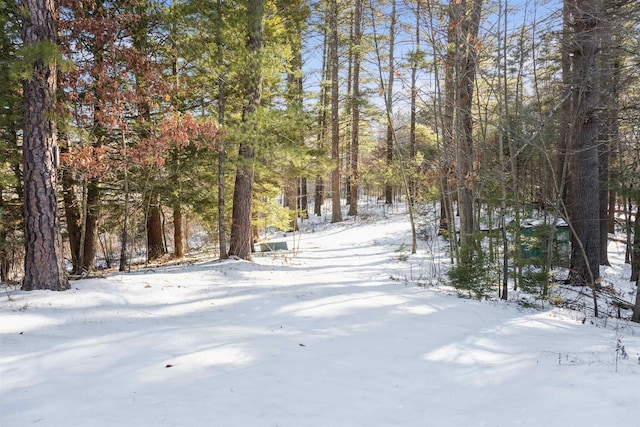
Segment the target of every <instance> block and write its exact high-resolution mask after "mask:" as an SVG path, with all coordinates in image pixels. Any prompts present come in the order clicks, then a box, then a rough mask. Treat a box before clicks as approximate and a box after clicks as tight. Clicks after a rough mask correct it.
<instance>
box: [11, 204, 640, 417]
mask: <svg viewBox="0 0 640 427" xmlns="http://www.w3.org/2000/svg"><path fill="white" fill-rule="evenodd" d="M286 241H287V242H288V247H289V248H290V249H291V248H295V253H293V252H291V251H289V252H274V253H271V254H266V255H265V256H256V258H255V262H254V263H250V262H246V261H240V260H225V261H211V260H209V261H202V262H195V263H193V264H189V265H175V266H164V267H157V268H153V269H142V270H137V271H135V272H132V273H128V274H111V275H109V276H107V277H105V278H100V279H87V280H80V281H74V282H72V290H70V291H67V292H63V293H51V292H43V291H36V292H30V293H26V292H22V291H19V290H15V289H13V288H5V289H4V290H3V295H2V298H1V300H0V425H1V426H2V427H22V426H28V425H37V426H60V427H63V426H64V427H73V426H83V427H113V426H136V427H137V426H152V427H157V426H175V427H182V426H243V427H246V426H270V427H275V426H280V427H286V426H291V427H304V426H322V427H330V426H331V427H336V426H367V427H371V426H416V427H417V426H505V427H511V426H546V427H550V426H582V427H588V426H594V427H595V426H632V425H638V422H639V421H640V325H637V324H633V323H629V322H627V321H625V320H619V319H615V318H611V317H610V318H606V319H603V318H600V319H593V318H590V317H589V316H588V315H586V317H585V314H584V313H583V312H580V311H571V310H568V309H563V308H546V309H543V310H539V309H533V308H525V307H523V306H521V305H519V304H518V303H517V302H516V301H515V300H512V301H509V302H502V301H491V300H489V301H476V300H470V299H465V298H459V297H458V296H457V295H456V293H455V292H454V291H453V290H452V289H451V288H449V287H447V286H445V285H443V284H436V283H437V282H434V281H431V280H428V281H426V282H425V283H427V284H426V285H425V286H417V285H416V283H418V282H421V279H422V278H432V277H435V276H437V275H442V274H443V271H444V270H445V268H446V265H447V264H448V255H447V253H446V248H445V245H444V244H443V243H437V242H434V241H431V242H420V247H419V253H418V254H417V255H415V256H408V255H407V250H406V248H407V247H410V242H411V236H410V232H409V223H408V220H407V216H406V214H405V213H403V212H395V213H387V214H386V215H384V216H377V215H373V216H370V217H368V218H365V217H363V218H359V219H358V220H357V221H355V222H354V221H353V219H351V220H349V221H345V222H344V223H340V224H337V225H330V224H328V223H326V222H323V221H322V220H320V221H318V222H315V223H312V222H310V223H307V224H306V225H305V232H303V233H302V234H296V235H295V236H292V235H290V234H289V235H288V236H287V237H286ZM616 251H617V249H616V247H614V248H613V251H612V253H611V260H612V261H613V265H612V267H608V268H607V269H606V272H605V274H606V275H607V277H608V279H609V280H614V281H615V282H616V284H617V285H619V286H621V287H623V288H626V289H627V290H628V291H629V292H633V289H634V288H635V286H634V285H633V284H631V283H629V282H628V280H625V277H624V276H625V271H626V270H625V269H624V268H623V267H624V266H623V264H622V262H621V258H620V256H619V255H620V254H619V253H618V252H616ZM622 255H623V253H622ZM626 273H628V271H626ZM627 277H628V274H627ZM514 298H516V296H515V295H514Z"/></svg>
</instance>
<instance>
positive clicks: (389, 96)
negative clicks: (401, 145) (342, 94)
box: [384, 0, 396, 205]
mask: <svg viewBox="0 0 640 427" xmlns="http://www.w3.org/2000/svg"><path fill="white" fill-rule="evenodd" d="M390 19H391V22H390V25H389V77H388V81H387V87H386V93H385V102H386V108H387V117H390V118H393V82H394V77H395V72H396V70H395V58H394V48H395V39H396V0H391V16H390ZM393 136H394V129H393V120H387V144H386V149H387V150H386V151H387V167H388V168H391V165H392V163H393V157H394V156H393V150H394V144H393ZM384 197H385V203H386V204H388V205H390V204H392V203H393V186H392V184H391V183H390V182H387V183H386V184H385V187H384Z"/></svg>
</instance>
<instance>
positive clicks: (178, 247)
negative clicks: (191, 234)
mask: <svg viewBox="0 0 640 427" xmlns="http://www.w3.org/2000/svg"><path fill="white" fill-rule="evenodd" d="M173 257H174V258H184V228H183V224H182V205H180V203H176V204H175V205H174V207H173Z"/></svg>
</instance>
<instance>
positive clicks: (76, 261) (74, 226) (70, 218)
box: [61, 167, 81, 273]
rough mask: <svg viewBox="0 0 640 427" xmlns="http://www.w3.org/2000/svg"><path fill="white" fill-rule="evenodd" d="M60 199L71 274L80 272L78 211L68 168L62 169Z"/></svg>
mask: <svg viewBox="0 0 640 427" xmlns="http://www.w3.org/2000/svg"><path fill="white" fill-rule="evenodd" d="M61 180H62V199H63V202H64V214H65V220H66V226H67V234H68V236H69V249H70V250H71V264H72V266H73V272H74V273H76V272H79V271H80V240H81V230H80V210H79V209H78V200H77V198H76V195H75V189H74V179H73V177H72V176H71V171H70V170H69V169H68V168H66V167H65V168H63V169H62V176H61Z"/></svg>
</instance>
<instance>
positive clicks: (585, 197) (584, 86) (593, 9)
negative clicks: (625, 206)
mask: <svg viewBox="0 0 640 427" xmlns="http://www.w3.org/2000/svg"><path fill="white" fill-rule="evenodd" d="M598 3H599V2H598V0H576V1H575V2H573V3H572V4H573V6H574V7H573V8H572V9H571V14H572V16H573V27H574V34H573V45H572V46H573V49H572V54H573V57H572V58H573V60H572V66H573V79H572V88H573V93H572V95H573V96H572V112H573V114H572V116H573V121H572V123H573V132H572V141H571V158H570V164H569V165H570V168H569V171H570V176H569V182H570V185H571V191H570V192H569V195H568V201H569V217H570V221H571V225H572V227H573V229H574V233H572V250H571V265H572V281H573V282H575V283H581V284H590V285H593V286H596V285H597V280H598V279H599V277H600V273H599V264H600V212H599V203H600V197H599V196H600V192H599V172H598V171H599V169H598V167H599V159H598V123H599V117H598V108H599V102H600V94H599V91H598V83H599V80H598V79H599V64H600V61H599V58H600V49H599V46H598V43H599V35H600V30H599V22H598V21H599V14H600V10H599V7H598Z"/></svg>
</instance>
